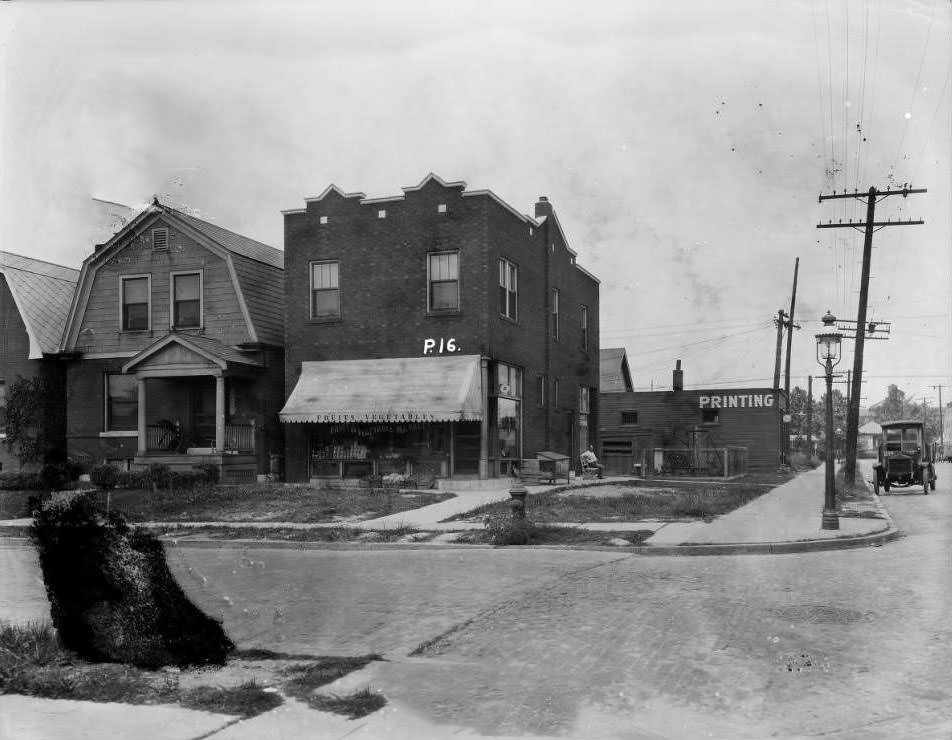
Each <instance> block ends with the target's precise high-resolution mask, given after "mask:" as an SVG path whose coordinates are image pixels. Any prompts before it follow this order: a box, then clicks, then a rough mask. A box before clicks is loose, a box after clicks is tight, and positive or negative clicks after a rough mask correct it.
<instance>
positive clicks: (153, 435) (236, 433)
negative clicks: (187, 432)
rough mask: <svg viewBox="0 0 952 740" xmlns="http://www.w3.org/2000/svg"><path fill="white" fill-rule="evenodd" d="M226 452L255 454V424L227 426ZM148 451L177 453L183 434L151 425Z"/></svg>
mask: <svg viewBox="0 0 952 740" xmlns="http://www.w3.org/2000/svg"><path fill="white" fill-rule="evenodd" d="M224 441H225V451H226V452H254V449H255V425H254V424H225V440H224ZM145 442H146V447H145V448H146V450H148V451H149V452H176V451H177V450H178V449H179V448H180V446H181V432H180V431H178V430H177V429H175V428H174V427H169V426H166V425H160V424H149V425H147V426H146V428H145Z"/></svg>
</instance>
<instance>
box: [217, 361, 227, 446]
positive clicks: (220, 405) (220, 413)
mask: <svg viewBox="0 0 952 740" xmlns="http://www.w3.org/2000/svg"><path fill="white" fill-rule="evenodd" d="M224 450H225V376H224V375H216V376H215V452H216V453H217V454H221V453H222V452H224Z"/></svg>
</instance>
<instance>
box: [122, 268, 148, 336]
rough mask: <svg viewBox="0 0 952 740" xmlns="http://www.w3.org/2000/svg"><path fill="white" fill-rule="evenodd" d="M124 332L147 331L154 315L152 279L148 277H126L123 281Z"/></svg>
mask: <svg viewBox="0 0 952 740" xmlns="http://www.w3.org/2000/svg"><path fill="white" fill-rule="evenodd" d="M120 293H121V298H120V300H121V305H122V315H121V321H122V330H123V331H146V330H148V329H149V317H150V315H151V313H152V300H151V299H152V290H151V278H150V277H149V276H148V275H135V276H130V277H124V278H122V280H121V288H120Z"/></svg>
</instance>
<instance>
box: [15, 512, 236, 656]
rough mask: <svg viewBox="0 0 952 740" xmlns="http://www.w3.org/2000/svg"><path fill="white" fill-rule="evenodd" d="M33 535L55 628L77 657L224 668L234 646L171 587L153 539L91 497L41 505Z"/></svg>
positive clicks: (161, 553) (172, 581)
mask: <svg viewBox="0 0 952 740" xmlns="http://www.w3.org/2000/svg"><path fill="white" fill-rule="evenodd" d="M30 535H31V537H32V539H33V542H34V543H35V545H36V547H37V550H38V552H39V557H40V566H41V568H42V572H43V580H44V582H45V584H46V592H47V595H48V597H49V601H50V614H51V616H52V619H53V625H54V626H55V627H56V630H57V632H58V633H59V635H60V639H61V640H62V642H63V645H64V647H66V648H67V649H69V650H72V651H74V652H76V653H77V654H79V655H80V656H81V657H83V658H85V659H87V660H92V661H101V662H103V661H104V662H121V663H132V664H134V665H137V666H140V667H145V668H157V667H160V666H165V665H175V666H188V665H202V664H222V663H224V661H225V658H226V656H227V654H228V653H229V652H230V651H231V650H232V649H233V648H234V645H233V644H232V642H231V640H229V639H228V636H227V635H226V634H225V632H224V631H223V630H222V627H221V625H220V624H219V623H218V622H216V621H215V620H213V619H211V618H210V617H208V616H207V615H205V614H204V613H202V612H201V611H200V610H199V609H198V608H197V607H196V606H195V605H194V604H192V602H191V601H189V600H188V598H187V597H186V596H185V594H184V592H183V591H182V590H181V588H180V587H179V585H178V584H177V583H176V582H175V579H174V578H173V576H172V574H171V572H170V571H169V568H168V565H167V563H166V561H165V552H164V550H163V549H162V544H161V543H160V542H159V541H158V539H156V537H155V536H154V535H152V534H150V533H148V532H146V531H144V530H131V529H130V528H129V526H128V525H127V524H126V521H125V519H124V518H123V517H122V515H121V514H118V513H116V512H114V511H113V512H110V513H108V514H105V513H103V512H102V511H101V510H99V509H98V508H97V507H96V506H95V504H94V503H93V501H92V498H91V497H90V496H89V495H84V494H75V495H73V496H70V497H65V498H61V499H59V500H57V501H54V502H50V503H48V504H46V506H44V507H43V509H42V510H40V511H39V512H37V514H36V517H35V518H34V522H33V526H32V527H31V530H30Z"/></svg>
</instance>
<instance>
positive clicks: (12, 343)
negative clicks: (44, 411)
mask: <svg viewBox="0 0 952 740" xmlns="http://www.w3.org/2000/svg"><path fill="white" fill-rule="evenodd" d="M78 276H79V272H78V271H77V270H73V269H71V268H69V267H63V266H62V265H54V264H52V263H49V262H43V261H42V260H37V259H33V258H32V257H24V256H22V255H18V254H12V253H10V252H0V471H4V472H16V471H18V470H20V469H21V467H22V466H21V464H20V461H19V459H18V457H17V455H16V451H15V450H13V451H11V450H10V449H8V447H7V445H6V444H5V443H4V442H5V441H6V421H5V420H6V405H7V394H8V392H9V390H10V388H11V387H12V385H13V384H14V383H15V382H16V380H17V378H27V379H30V378H36V377H44V378H46V379H47V380H49V381H50V383H49V384H48V385H47V392H49V393H53V394H54V395H53V397H52V398H51V399H50V404H49V406H50V408H51V409H55V408H57V406H58V408H59V409H62V407H63V405H64V404H65V386H64V383H63V379H64V375H63V366H62V363H60V362H58V361H57V360H56V359H55V357H54V356H55V354H56V353H57V351H58V349H59V342H60V337H61V336H62V333H63V327H64V326H65V324H66V316H67V314H68V312H69V305H70V300H71V299H72V296H73V289H74V288H75V286H76V280H77V278H78ZM64 418H65V417H64V415H63V414H61V413H60V414H57V415H52V416H51V417H50V419H48V420H47V421H48V423H52V424H57V425H58V426H59V428H58V429H55V430H50V429H47V432H48V433H51V434H52V436H53V438H54V439H55V438H58V437H62V436H64V435H65V428H64V427H63V426H62V424H63V419H64ZM38 462H39V461H38ZM38 462H37V464H38Z"/></svg>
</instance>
